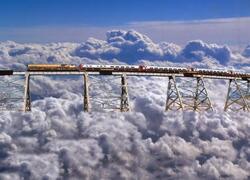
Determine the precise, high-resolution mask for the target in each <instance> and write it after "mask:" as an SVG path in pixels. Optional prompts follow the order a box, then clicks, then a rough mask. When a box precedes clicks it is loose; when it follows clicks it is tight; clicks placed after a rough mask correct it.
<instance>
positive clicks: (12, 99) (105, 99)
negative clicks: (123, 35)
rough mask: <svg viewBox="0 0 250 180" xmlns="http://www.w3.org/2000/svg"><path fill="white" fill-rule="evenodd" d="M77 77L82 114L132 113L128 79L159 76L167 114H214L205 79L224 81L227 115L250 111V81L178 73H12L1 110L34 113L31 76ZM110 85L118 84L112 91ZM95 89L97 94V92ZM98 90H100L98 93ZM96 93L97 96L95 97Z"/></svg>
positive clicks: (1, 86)
mask: <svg viewBox="0 0 250 180" xmlns="http://www.w3.org/2000/svg"><path fill="white" fill-rule="evenodd" d="M53 75H63V76H70V75H74V76H75V75H78V76H81V77H82V81H83V110H84V111H85V112H89V111H91V110H96V109H98V108H97V107H99V109H100V108H101V109H105V110H119V111H121V112H127V111H130V110H131V106H130V101H129V92H128V86H129V85H128V83H127V79H128V77H129V76H157V77H162V78H163V79H164V78H165V79H166V80H167V79H168V88H167V89H166V105H165V110H166V111H169V110H174V111H176V110H183V111H185V110H193V111H212V110H213V106H212V103H211V100H210V97H209V93H208V91H207V88H206V84H205V82H204V79H206V78H208V79H213V78H214V79H225V80H227V81H228V92H227V96H226V98H225V106H224V110H225V111H228V110H230V111H241V110H242V111H250V77H247V78H246V77H245V76H244V78H241V77H230V76H227V77H225V76H218V75H216V76H214V75H202V74H198V75H197V74H196V75H192V76H190V75H188V76H185V75H184V74H179V73H176V74H175V73H164V74H163V73H139V72H126V73H124V72H113V73H109V74H106V75H103V74H100V73H99V72H75V71H68V72H65V71H64V72H52V71H42V72H41V71H39V72H38V71H37V72H13V74H12V75H2V76H1V77H0V78H1V81H0V90H1V92H0V110H7V111H12V110H14V111H16V110H18V111H20V110H22V111H24V112H28V111H31V104H32V103H31V92H30V78H31V77H32V76H53ZM110 83H114V84H116V86H115V88H114V87H113V88H111V86H110ZM94 89H95V91H94ZM96 89H99V90H98V91H96ZM96 92H97V93H96Z"/></svg>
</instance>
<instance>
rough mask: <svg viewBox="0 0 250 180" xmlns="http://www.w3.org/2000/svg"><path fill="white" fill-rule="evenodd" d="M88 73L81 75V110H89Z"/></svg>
mask: <svg viewBox="0 0 250 180" xmlns="http://www.w3.org/2000/svg"><path fill="white" fill-rule="evenodd" d="M88 79H89V78H88V74H87V73H84V75H83V81H84V82H83V83H84V87H83V111H84V112H89V109H90V104H89V80H88Z"/></svg>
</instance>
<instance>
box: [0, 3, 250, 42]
mask: <svg viewBox="0 0 250 180" xmlns="http://www.w3.org/2000/svg"><path fill="white" fill-rule="evenodd" d="M240 17H250V0H2V1H1V4H0V41H5V40H13V41H17V42H51V41H73V42H81V41H84V40H86V39H87V38H88V37H89V36H94V37H97V38H101V39H105V32H106V31H107V30H110V29H113V28H115V29H117V28H119V29H131V28H132V29H135V30H139V31H142V32H143V33H145V34H149V35H150V36H151V38H153V39H154V40H156V41H159V40H161V39H162V38H163V40H166V41H169V40H170V41H175V39H173V38H170V39H169V38H165V37H163V35H162V34H164V33H166V34H167V33H170V34H171V32H170V31H168V32H166V31H167V30H169V29H166V27H167V26H168V27H169V26H172V25H171V24H170V25H169V24H165V26H164V27H163V26H162V24H161V23H160V24H157V28H158V31H159V29H162V30H161V32H160V34H161V36H157V33H158V34H159V32H158V31H157V32H156V31H154V30H153V31H152V24H148V23H147V22H169V21H171V22H177V21H178V22H182V23H184V24H190V22H191V24H192V21H193V20H207V19H225V18H234V19H235V18H236V19H237V18H240ZM145 22H146V24H147V26H144V27H143V28H141V25H142V23H145ZM234 22H235V21H234ZM136 23H138V24H139V27H138V26H136ZM237 23H238V24H237ZM237 23H236V24H234V25H236V26H238V25H239V23H240V27H241V28H243V29H245V28H246V26H245V24H249V21H247V22H245V21H244V22H243V21H242V20H239V21H237ZM244 23H245V24H244ZM131 24H133V25H131ZM155 25H156V24H154V26H155ZM234 25H233V24H232V26H231V27H232V28H233V26H234ZM161 26H162V28H161ZM207 27H208V26H207ZM175 28H177V27H175ZM180 28H182V29H183V28H184V29H185V28H187V27H184V26H182V27H180ZM203 28H204V27H203ZM171 29H172V31H173V32H172V33H174V31H176V30H177V31H178V29H175V30H173V28H171ZM201 29H202V28H201ZM227 29H228V28H227ZM229 29H230V28H229ZM179 30H181V29H179ZM217 30H223V31H224V28H223V27H218V29H217ZM202 31H204V29H203V30H202ZM233 31H234V33H235V31H236V30H235V29H234V30H233ZM240 31H241V29H240ZM215 32H216V31H215ZM153 33H156V34H153ZM183 33H186V32H183ZM230 33H231V32H229V34H230ZM245 33H246V32H245ZM198 34H199V33H198ZM231 34H232V33H231ZM243 34H244V33H243ZM191 35H192V34H191ZM170 36H171V37H173V36H174V35H170ZM170 36H169V37H170ZM178 36H179V35H178ZM205 37H206V34H204V35H202V36H193V35H192V36H190V37H187V38H186V39H185V38H184V40H183V42H181V41H180V40H178V39H176V42H177V43H184V42H185V41H186V40H188V39H189V38H190V39H192V38H201V39H202V38H205ZM226 38H228V37H225V39H226ZM207 39H209V38H207ZM214 39H216V37H215V38H214ZM242 39H244V38H243V37H242ZM221 41H222V42H223V40H221ZM229 41H230V42H231V41H232V40H229ZM230 42H229V43H230Z"/></svg>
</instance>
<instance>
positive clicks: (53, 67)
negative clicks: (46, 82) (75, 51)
mask: <svg viewBox="0 0 250 180" xmlns="http://www.w3.org/2000/svg"><path fill="white" fill-rule="evenodd" d="M28 71H79V67H78V66H76V65H74V64H29V65H28Z"/></svg>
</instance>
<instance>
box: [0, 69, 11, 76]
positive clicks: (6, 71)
mask: <svg viewBox="0 0 250 180" xmlns="http://www.w3.org/2000/svg"><path fill="white" fill-rule="evenodd" d="M7 75H13V70H12V69H0V76H7Z"/></svg>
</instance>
